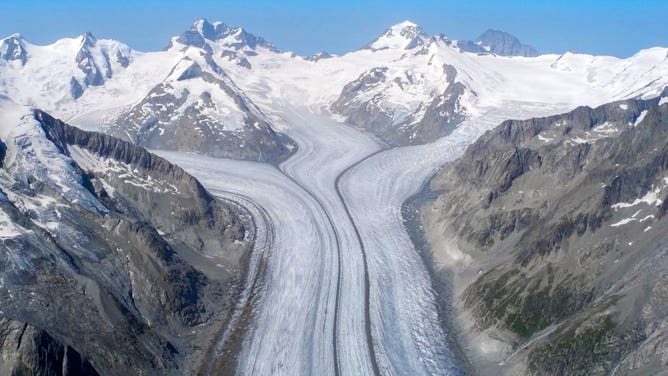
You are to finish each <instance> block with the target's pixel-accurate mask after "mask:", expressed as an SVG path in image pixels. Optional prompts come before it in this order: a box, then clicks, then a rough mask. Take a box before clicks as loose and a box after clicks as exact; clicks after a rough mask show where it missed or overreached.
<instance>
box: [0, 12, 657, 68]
mask: <svg viewBox="0 0 668 376" xmlns="http://www.w3.org/2000/svg"><path fill="white" fill-rule="evenodd" d="M522 3H523V2H522V1H519V0H517V1H506V2H504V3H503V4H498V3H497V2H491V1H479V2H477V5H475V6H474V5H471V4H456V3H453V2H449V1H446V2H438V3H437V2H435V1H423V2H418V3H412V6H408V7H407V6H406V4H402V3H396V4H391V6H387V5H386V6H385V7H383V3H379V2H376V1H368V2H363V3H355V2H353V1H343V2H338V3H336V4H334V3H333V2H329V1H324V2H320V3H318V4H312V3H308V2H305V1H302V0H292V1H287V2H284V3H283V4H279V5H277V4H274V3H271V2H268V1H265V0H262V1H255V2H252V3H244V4H235V3H232V2H227V1H223V2H213V1H199V2H193V3H189V4H179V3H178V2H173V1H167V2H156V1H155V0H149V1H147V2H142V3H141V4H132V3H131V2H129V1H127V0H123V1H120V2H115V3H114V4H102V3H99V2H81V1H78V0H70V1H62V2H59V3H58V4H52V3H50V2H48V1H44V0H40V1H32V2H27V3H20V4H7V6H5V7H4V8H5V9H4V11H3V13H2V14H0V35H2V37H3V38H4V37H7V36H10V35H12V34H14V33H18V34H21V35H22V36H23V37H24V38H25V39H26V40H27V41H29V42H30V43H33V44H36V45H45V44H51V43H53V42H55V41H56V40H58V39H62V38H68V37H70V38H71V37H74V38H76V37H77V36H80V35H83V34H85V33H86V32H90V33H91V34H93V35H94V36H95V37H96V38H98V39H114V40H117V41H120V42H123V43H125V44H127V45H128V46H130V47H131V48H132V49H134V50H137V51H145V52H150V51H158V50H162V49H164V47H165V46H167V45H168V44H169V41H170V39H171V38H172V37H174V36H177V35H179V34H181V33H182V32H184V31H185V30H188V29H189V28H190V26H191V25H192V24H193V23H194V22H195V21H196V20H199V19H207V20H209V21H210V22H214V21H221V22H223V23H225V24H227V25H228V26H231V27H242V28H243V29H244V30H246V31H248V32H249V33H251V34H254V35H256V36H260V37H262V38H264V39H265V40H267V42H269V43H270V44H272V45H274V46H276V47H277V48H279V49H280V50H282V51H290V52H294V53H296V54H298V55H301V56H310V55H314V54H315V53H318V52H323V51H324V52H328V53H331V54H336V55H342V54H345V53H348V52H351V51H355V50H357V49H359V48H361V47H363V46H364V45H365V44H366V43H368V42H369V41H371V40H373V39H374V38H376V37H377V36H378V35H380V34H382V32H383V31H384V30H386V29H387V28H389V27H390V26H392V25H395V24H398V23H400V22H402V21H404V20H410V21H411V22H413V23H415V24H417V25H419V26H420V27H421V28H422V29H423V30H424V31H425V32H426V33H427V34H429V35H436V34H444V35H445V36H446V37H447V38H448V39H451V40H474V39H475V38H477V37H478V36H479V35H481V34H482V33H483V32H484V31H485V30H488V29H493V30H502V31H504V32H507V33H509V34H512V35H514V36H515V37H517V38H518V39H519V40H520V42H522V43H523V44H527V45H530V46H532V47H534V48H536V49H537V50H538V51H539V52H540V53H541V54H551V53H554V54H561V53H564V52H569V51H570V52H576V53H585V54H591V55H609V56H616V57H620V58H625V57H628V56H632V55H633V54H635V53H636V52H638V51H640V50H643V49H647V48H651V47H668V29H666V28H665V27H664V26H663V17H662V16H661V15H662V14H665V12H668V4H664V3H663V2H659V1H647V2H643V3H642V4H643V5H644V6H643V7H629V6H628V5H629V3H638V4H641V3H640V2H633V1H631V2H628V1H626V2H624V1H608V2H599V1H591V2H587V3H586V4H579V5H577V4H575V3H576V2H575V1H566V2H563V4H562V3H560V4H550V2H534V3H532V4H522ZM481 5H484V6H483V7H480V6H481ZM620 5H623V6H620ZM647 6H654V7H656V8H657V11H655V12H651V13H647V12H646V11H644V10H643V8H646V7H647ZM629 8H632V9H631V10H629ZM662 9H663V10H665V12H661V10H662ZM101 12H105V13H104V17H98V16H99V15H100V14H101ZM374 12H375V13H374ZM545 14H550V17H548V18H547V19H545V18H544V15H545ZM370 15H371V16H373V17H369V16H370ZM597 17H598V18H600V19H606V22H597ZM42 18H45V19H44V20H43V22H40V19H42ZM54 18H58V19H59V20H60V22H57V23H54V22H53V19H54ZM158 19H159V21H158ZM147 20H150V22H147ZM584 21H586V22H584ZM45 25H46V26H45ZM147 25H148V26H149V27H146V26H147ZM557 25H558V26H559V27H556V26H557ZM353 27H354V28H353ZM620 27H626V29H627V30H624V32H623V33H620V32H619V30H620ZM303 30H308V33H304V32H303ZM583 30H584V31H583Z"/></svg>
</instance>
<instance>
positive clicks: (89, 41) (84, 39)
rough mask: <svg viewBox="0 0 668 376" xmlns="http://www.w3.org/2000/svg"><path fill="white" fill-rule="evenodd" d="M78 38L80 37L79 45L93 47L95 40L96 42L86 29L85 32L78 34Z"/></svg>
mask: <svg viewBox="0 0 668 376" xmlns="http://www.w3.org/2000/svg"><path fill="white" fill-rule="evenodd" d="M79 39H81V47H82V48H84V47H93V46H95V42H97V39H95V37H94V36H93V34H92V33H91V32H90V31H87V32H86V33H85V34H83V35H81V36H79Z"/></svg>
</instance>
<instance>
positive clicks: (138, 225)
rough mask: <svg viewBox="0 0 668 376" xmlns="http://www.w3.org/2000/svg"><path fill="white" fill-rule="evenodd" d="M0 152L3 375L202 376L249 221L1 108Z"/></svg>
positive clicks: (133, 151)
mask: <svg viewBox="0 0 668 376" xmlns="http://www.w3.org/2000/svg"><path fill="white" fill-rule="evenodd" d="M0 139H1V140H2V158H1V159H2V164H1V166H2V167H1V170H0V192H1V195H0V237H1V238H2V244H1V245H0V305H1V306H2V312H1V313H0V343H5V344H10V343H12V344H14V345H11V346H0V356H2V359H3V362H1V363H2V365H0V370H3V373H7V374H22V372H28V373H35V374H50V372H52V371H53V370H55V369H69V370H70V371H71V372H74V373H76V374H80V373H86V374H95V373H96V372H99V373H100V374H109V375H122V374H128V373H130V374H139V373H142V372H149V373H152V372H159V373H169V372H174V371H175V370H176V369H180V370H181V372H188V371H187V370H191V371H193V372H194V371H196V370H195V369H194V368H193V367H199V364H200V362H201V359H203V358H204V357H205V356H206V355H207V354H206V352H207V351H208V350H209V348H208V345H207V344H210V343H214V340H215V339H216V336H217V335H218V333H219V332H220V331H221V329H222V328H223V326H224V324H225V320H227V318H228V317H229V315H230V314H231V311H232V308H233V306H234V305H233V304H234V299H235V296H236V294H237V292H236V289H237V288H238V284H239V283H240V282H241V281H242V280H243V274H242V273H243V272H242V270H243V267H242V266H243V265H244V263H245V262H246V261H245V260H246V258H247V255H248V251H249V249H250V247H251V245H252V244H251V239H250V235H249V234H250V233H249V231H250V228H249V226H250V222H249V219H248V218H247V214H246V213H245V212H243V211H240V209H239V208H238V207H237V206H230V205H228V204H227V203H224V202H220V201H217V200H216V199H214V198H213V197H212V196H210V195H209V193H208V192H206V191H205V190H204V188H203V187H202V186H201V185H200V184H199V182H198V181H197V180H195V179H194V178H193V177H191V176H190V175H188V174H186V173H185V172H184V171H183V170H181V169H180V168H179V167H177V166H174V165H172V164H170V163H169V162H167V161H166V160H164V159H162V158H159V157H157V156H155V155H152V154H150V153H148V152H147V151H145V150H144V149H142V148H139V147H136V146H133V145H132V144H130V143H128V142H125V141H121V140H118V139H116V138H113V137H111V136H107V135H103V134H99V133H92V132H85V131H81V130H79V129H77V128H74V127H71V126H69V125H67V124H65V123H62V122H61V121H59V120H56V119H54V118H53V117H51V116H49V115H48V114H46V113H44V112H42V111H40V110H33V109H30V108H27V107H23V106H19V105H16V104H13V103H12V102H11V101H9V100H7V99H1V101H0ZM204 260H206V262H204ZM212 260H213V261H214V264H213V265H216V264H217V265H218V266H206V265H209V264H210V263H211V261H212ZM60 302H62V303H63V304H61V303H60ZM183 354H188V356H187V357H184V356H183ZM150 370H153V371H150Z"/></svg>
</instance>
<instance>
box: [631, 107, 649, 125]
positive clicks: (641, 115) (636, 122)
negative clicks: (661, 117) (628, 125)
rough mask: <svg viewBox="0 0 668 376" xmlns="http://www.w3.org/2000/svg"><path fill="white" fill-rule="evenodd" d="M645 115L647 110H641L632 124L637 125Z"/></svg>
mask: <svg viewBox="0 0 668 376" xmlns="http://www.w3.org/2000/svg"><path fill="white" fill-rule="evenodd" d="M645 116H647V110H643V112H641V113H640V115H639V116H638V118H637V119H636V121H635V123H633V126H634V127H636V126H638V124H640V123H641V122H642V121H643V120H645Z"/></svg>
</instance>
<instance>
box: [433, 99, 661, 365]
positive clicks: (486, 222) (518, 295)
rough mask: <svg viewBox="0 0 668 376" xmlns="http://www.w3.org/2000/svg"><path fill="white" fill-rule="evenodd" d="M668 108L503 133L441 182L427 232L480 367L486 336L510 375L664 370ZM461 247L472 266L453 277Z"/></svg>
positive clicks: (492, 135) (535, 122) (521, 124)
mask: <svg viewBox="0 0 668 376" xmlns="http://www.w3.org/2000/svg"><path fill="white" fill-rule="evenodd" d="M663 96H664V97H668V90H666V91H664V93H663ZM660 101H661V100H660V98H656V99H651V100H628V101H624V102H615V103H611V104H607V105H604V106H601V107H598V108H595V109H591V108H587V107H580V108H577V109H576V110H574V111H572V112H570V113H566V114H563V115H557V116H551V117H547V118H538V119H530V120H525V121H514V120H509V121H506V122H504V123H502V124H501V125H500V126H498V127H497V128H495V129H494V130H492V131H489V132H488V133H486V134H485V135H484V136H482V137H481V138H480V139H479V140H478V141H477V142H475V143H474V144H472V145H471V146H470V147H469V148H468V149H467V151H466V153H465V154H464V156H463V157H462V158H460V159H459V160H457V161H455V162H453V163H452V164H451V165H449V166H447V167H445V168H444V169H442V170H441V171H440V172H439V173H438V174H437V175H436V176H435V177H434V178H433V180H432V181H431V183H430V189H431V191H433V192H437V193H438V198H437V199H436V200H435V201H434V202H433V203H431V204H429V205H427V206H425V207H423V209H422V214H421V215H422V221H423V224H424V227H425V229H426V233H427V236H428V238H429V240H430V243H431V246H432V252H433V255H434V258H435V260H436V261H437V264H438V263H440V265H441V266H442V268H443V270H450V271H451V272H453V273H455V275H457V276H458V277H457V278H455V280H457V281H459V282H458V283H459V285H458V286H456V290H458V291H459V293H458V296H457V304H458V306H459V309H460V312H461V315H462V316H467V315H468V316H471V315H472V316H473V317H474V318H475V323H474V325H473V326H472V327H470V328H468V329H467V330H469V332H468V334H467V335H465V336H463V337H462V338H463V341H464V342H465V344H466V346H467V347H468V348H469V354H470V356H471V358H472V359H473V360H474V363H475V362H476V361H477V362H478V363H480V364H482V363H484V360H481V353H480V350H479V349H478V348H477V346H478V345H477V344H476V343H474V340H471V338H478V341H479V340H480V338H481V337H480V336H482V337H484V338H495V339H496V340H498V341H499V342H497V343H498V344H499V348H501V349H503V348H505V349H506V350H501V351H500V353H497V354H496V355H493V356H496V357H497V358H498V359H497V360H495V361H497V362H498V361H504V360H507V361H506V362H505V363H504V366H503V367H504V368H502V370H505V372H506V373H508V374H513V373H514V374H517V372H520V373H521V372H525V373H533V374H549V375H556V374H605V373H609V372H611V371H612V369H614V368H615V367H619V371H622V372H621V373H628V372H635V373H637V374H651V373H654V372H656V371H657V370H658V369H662V368H665V367H666V363H665V359H666V356H668V352H666V347H665V346H663V345H662V344H663V343H665V339H666V337H667V336H668V329H667V328H666V327H665V325H664V318H665V317H666V313H668V303H667V302H668V300H666V299H665V297H666V296H668V295H667V294H668V290H667V289H666V287H665V286H666V284H665V281H664V280H665V279H666V278H668V254H667V253H666V250H668V222H667V221H666V216H665V211H666V209H665V208H666V207H668V205H666V201H667V200H668V141H667V140H668V138H667V136H668V104H666V103H665V99H664V104H662V105H659V103H660ZM453 249H455V250H457V252H462V253H463V254H462V258H463V259H466V260H467V261H466V262H464V263H463V264H461V263H460V264H457V265H458V266H457V267H456V268H453V269H449V268H450V267H448V266H445V265H454V264H452V260H451V258H449V257H451V255H452V254H453ZM449 255H450V256H449ZM448 260H450V261H448ZM480 333H483V334H480ZM537 335H542V336H541V337H540V339H539V340H536V341H533V342H530V343H529V344H528V345H526V346H527V347H526V349H525V350H522V351H520V352H519V353H518V354H517V355H515V356H514V357H512V358H511V359H509V360H508V359H506V357H507V356H508V355H510V352H511V351H512V349H517V348H518V347H519V346H520V345H521V344H523V343H526V342H527V341H528V340H529V339H531V338H534V337H535V336H537ZM504 351H505V352H504ZM486 356H487V357H488V358H489V356H490V355H489V354H487V355H486ZM488 360H489V359H488ZM620 360H623V361H621V362H620ZM495 364H496V363H495ZM492 372H496V373H498V372H499V371H498V366H495V367H494V371H492ZM483 373H484V372H483Z"/></svg>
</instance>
